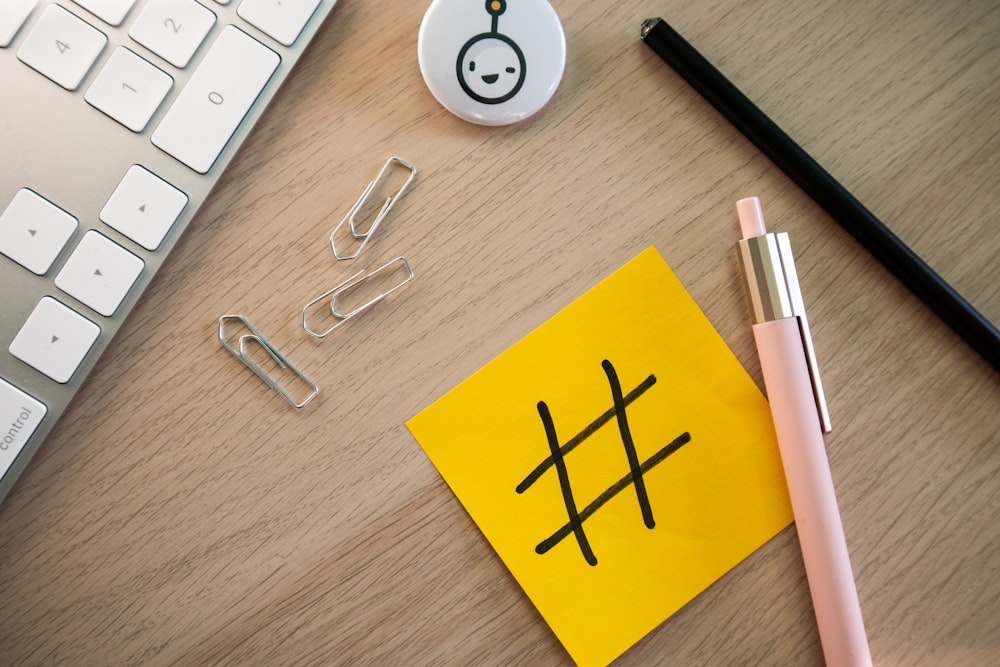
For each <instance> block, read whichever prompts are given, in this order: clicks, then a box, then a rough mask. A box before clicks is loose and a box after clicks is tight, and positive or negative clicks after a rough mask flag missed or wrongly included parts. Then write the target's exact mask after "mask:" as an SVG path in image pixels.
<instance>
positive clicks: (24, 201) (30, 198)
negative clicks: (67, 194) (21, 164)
mask: <svg viewBox="0 0 1000 667" xmlns="http://www.w3.org/2000/svg"><path fill="white" fill-rule="evenodd" d="M76 227H77V221H76V218H74V217H73V216H72V215H70V214H69V213H67V212H66V211H64V210H62V209H61V208H59V207H58V206H56V205H55V204H53V203H52V202H50V201H49V200H47V199H45V198H44V197H40V196H39V195H37V194H35V193H34V192H33V191H31V190H29V189H28V188H21V189H20V190H18V191H17V193H16V194H15V195H14V198H13V199H11V201H10V204H8V205H7V208H6V209H4V212H3V213H0V253H2V254H4V255H7V257H10V258H11V259H12V260H14V261H15V262H17V263H18V264H20V265H21V266H23V267H24V268H26V269H28V270H29V271H31V272H32V273H37V274H38V275H40V276H44V275H45V273H46V272H47V271H48V270H49V268H50V267H51V266H52V262H54V261H55V260H56V257H58V256H59V253H60V252H61V251H62V249H63V246H65V245H66V242H67V241H69V237H71V236H72V235H73V232H74V231H76Z"/></svg>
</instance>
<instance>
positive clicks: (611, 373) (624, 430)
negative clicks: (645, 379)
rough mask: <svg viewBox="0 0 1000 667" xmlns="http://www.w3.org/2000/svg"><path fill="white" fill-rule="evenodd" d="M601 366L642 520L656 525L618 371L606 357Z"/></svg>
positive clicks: (649, 524)
mask: <svg viewBox="0 0 1000 667" xmlns="http://www.w3.org/2000/svg"><path fill="white" fill-rule="evenodd" d="M601 367H602V368H603V369H604V372H605V373H606V374H607V376H608V384H610V385H611V398H612V399H613V400H614V403H615V414H616V415H617V416H618V432H619V433H621V436H622V445H624V447H625V456H627V457H628V467H629V470H631V471H632V472H631V474H632V486H634V487H635V497H636V500H638V501H639V510H640V511H641V512H642V522H643V523H644V524H646V528H652V527H653V526H655V525H656V521H654V520H653V508H652V507H650V506H649V495H648V494H647V493H646V481H645V480H644V479H643V478H642V468H641V467H640V465H639V454H638V453H637V452H636V451H635V443H634V442H633V441H632V430H631V429H630V428H629V427H628V416H627V415H626V414H625V398H624V397H623V396H622V383H621V381H620V380H619V379H618V372H617V371H615V367H614V366H613V365H612V364H611V362H610V361H608V360H607V359H605V360H604V361H602V362H601Z"/></svg>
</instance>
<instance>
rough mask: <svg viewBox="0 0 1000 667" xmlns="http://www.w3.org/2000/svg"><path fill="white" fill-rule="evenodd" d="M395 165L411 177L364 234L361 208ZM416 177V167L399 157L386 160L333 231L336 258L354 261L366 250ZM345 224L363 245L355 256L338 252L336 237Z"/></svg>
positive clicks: (332, 249) (332, 245) (356, 251)
mask: <svg viewBox="0 0 1000 667" xmlns="http://www.w3.org/2000/svg"><path fill="white" fill-rule="evenodd" d="M395 165H399V166H400V167H402V168H404V169H408V170H409V171H410V175H409V176H408V177H407V178H406V181H405V182H404V183H403V185H402V186H401V187H400V188H399V190H397V191H396V194H394V195H392V196H389V197H386V198H385V203H384V204H382V208H381V209H380V210H379V212H378V213H377V214H376V215H375V219H374V220H373V221H372V224H371V225H369V226H368V229H367V230H366V231H364V232H361V231H359V230H358V222H357V220H356V217H357V215H358V212H359V211H360V210H361V207H362V206H364V205H365V202H367V200H368V197H369V195H371V193H372V191H373V190H374V189H375V186H376V185H378V183H379V181H381V180H382V179H383V178H384V177H385V175H386V172H387V171H388V170H389V169H390V168H392V167H393V166H395ZM416 175H417V169H416V167H414V166H413V165H412V164H410V163H409V162H407V161H406V160H404V159H402V158H398V157H390V158H389V159H388V160H386V163H385V164H384V165H383V166H382V169H381V170H380V171H379V172H378V175H377V176H376V177H375V180H374V181H371V182H370V183H368V187H366V188H365V190H364V192H362V193H361V196H360V197H358V201H356V202H354V206H352V207H351V209H350V210H349V211H348V212H347V215H345V216H344V219H343V220H341V221H340V223H339V224H338V225H337V226H336V227H334V228H333V231H332V232H331V233H330V250H331V251H333V256H334V258H336V259H339V260H342V259H354V258H355V257H357V256H358V255H360V254H361V251H362V250H364V249H365V246H366V245H367V244H368V241H370V240H371V237H372V235H374V234H375V230H376V229H378V226H379V225H380V224H382V221H383V220H384V219H385V216H386V215H388V213H389V211H390V210H391V209H392V207H393V205H394V204H395V203H396V202H397V201H398V200H399V198H400V197H402V196H403V193H404V192H406V188H407V187H409V185H410V183H411V182H412V181H413V179H414V178H415V177H416ZM344 223H348V225H349V227H350V230H351V236H353V237H354V238H355V239H357V240H359V241H361V244H360V245H359V246H358V249H357V250H355V251H354V254H353V255H343V254H340V253H339V252H337V242H336V236H337V233H338V232H339V231H340V229H341V228H342V227H343V226H344Z"/></svg>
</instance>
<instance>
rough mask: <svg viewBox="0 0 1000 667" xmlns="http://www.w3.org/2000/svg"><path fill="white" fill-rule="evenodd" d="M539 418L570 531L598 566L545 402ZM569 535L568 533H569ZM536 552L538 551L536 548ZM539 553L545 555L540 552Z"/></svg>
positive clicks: (582, 549) (539, 404)
mask: <svg viewBox="0 0 1000 667" xmlns="http://www.w3.org/2000/svg"><path fill="white" fill-rule="evenodd" d="M538 416H540V417H541V418H542V424H543V425H544V426H545V437H546V439H547V440H548V441H549V450H550V451H551V452H552V461H553V465H555V467H556V473H557V474H558V475H559V487H560V488H561V489H562V495H563V502H564V503H565V504H566V514H567V515H568V516H569V524H568V526H569V531H571V532H572V533H573V534H574V535H575V536H576V542H577V544H579V545H580V551H581V552H582V553H583V557H584V558H585V559H586V561H587V562H588V563H590V564H591V565H597V557H596V556H594V552H593V550H592V549H591V548H590V543H589V542H588V541H587V535H586V534H585V533H584V532H583V521H581V519H580V516H579V514H577V511H576V502H575V501H574V500H573V490H572V489H571V488H570V486H569V472H568V471H567V470H566V461H564V460H563V456H562V452H560V450H559V438H558V437H556V425H555V424H554V423H553V422H552V415H551V414H550V413H549V406H547V405H545V401H539V402H538ZM567 534H568V533H567ZM535 551H538V549H537V548H536V549H535ZM538 553H544V552H542V551H538Z"/></svg>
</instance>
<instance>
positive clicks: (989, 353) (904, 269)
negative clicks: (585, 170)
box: [640, 18, 1000, 371]
mask: <svg viewBox="0 0 1000 667" xmlns="http://www.w3.org/2000/svg"><path fill="white" fill-rule="evenodd" d="M640 36H641V37H642V41H643V42H645V43H646V44H647V45H648V46H649V47H650V48H651V49H653V51H654V52H656V54H657V55H658V56H660V58H662V59H663V60H664V61H665V62H666V63H667V64H668V65H670V66H671V67H672V68H674V70H676V71H677V73H678V74H680V75H681V77H683V78H684V79H685V80H686V81H687V82H688V83H689V84H691V86H692V87H693V88H694V89H695V90H696V91H698V93H700V94H701V95H702V97H704V98H705V99H706V100H708V101H709V103H711V105H712V106H714V107H715V108H716V109H717V110H718V111H719V112H720V113H721V114H722V115H723V116H725V117H726V119H727V120H728V121H729V122H730V123H732V124H733V125H734V126H735V127H736V129H738V130H739V131H740V132H742V133H743V134H744V135H745V136H746V137H747V139H749V140H750V141H751V142H753V144H754V145H755V146H756V147H757V148H759V149H760V150H761V152H763V153H764V155H766V156H767V157H768V158H770V159H771V161H772V162H774V164H775V165H777V166H778V167H779V168H780V169H781V170H782V171H783V172H785V174H786V175H788V177H789V178H791V179H792V180H793V181H794V182H795V183H796V184H797V185H798V186H799V187H800V188H802V190H803V191H804V192H805V193H806V194H808V195H809V196H810V197H811V198H812V199H813V201H815V202H816V203H817V204H819V206H820V207H821V208H822V209H823V210H824V211H826V212H827V213H828V214H829V215H830V217H832V218H833V219H834V220H835V221H837V223H838V224H839V225H840V226H841V227H843V228H844V229H845V230H846V231H847V232H848V233H849V234H850V235H851V236H853V237H854V238H855V239H856V240H857V241H858V242H859V243H861V245H862V246H863V247H864V248H865V249H866V250H868V252H870V253H871V254H872V256H874V257H875V259H877V260H878V261H879V262H881V263H882V264H883V266H885V268H887V269H888V270H889V271H890V272H891V273H892V274H893V275H895V276H896V278H898V279H899V280H900V282H902V283H903V284H904V285H906V287H908V288H909V289H910V291H911V292H913V294H915V295H916V296H917V298H919V299H920V300H921V301H923V302H924V304H926V305H927V307H929V308H930V309H931V310H932V311H933V312H934V313H935V314H936V315H937V316H938V317H940V318H941V319H942V320H943V321H944V322H945V324H947V325H948V326H950V327H951V328H952V329H953V330H954V331H955V333H957V334H958V335H959V336H961V337H962V338H963V339H964V340H965V342H966V343H968V344H969V345H970V346H971V347H972V349H974V350H975V351H976V352H978V353H979V354H980V355H981V356H982V357H983V358H984V359H986V361H987V362H989V364H990V365H991V366H993V369H994V370H997V371H1000V331H998V330H997V328H996V327H995V326H993V324H992V323H991V322H990V321H989V320H987V319H986V318H985V317H984V316H983V315H982V314H981V313H980V312H979V311H977V310H976V309H975V308H973V306H972V305H971V304H970V303H969V302H968V301H966V300H965V299H964V298H962V295H961V294H959V293H958V292H957V291H955V289H954V288H952V286H951V285H949V284H948V283H947V282H945V280H944V279H943V278H941V276H939V275H938V274H937V273H935V272H934V270H933V269H931V267H929V266H928V265H927V263H926V262H924V261H923V260H922V259H921V258H920V257H919V256H918V255H917V254H916V253H915V252H913V251H912V250H911V249H910V248H909V247H907V245H906V244H905V243H903V242H902V241H901V240H900V239H899V238H898V237H897V236H896V235H895V234H893V233H892V231H891V230H890V229H889V228H888V227H886V226H885V225H884V224H883V223H882V222H881V221H880V220H879V219H878V218H877V217H875V215H874V214H873V213H872V212H871V211H869V210H868V209H867V208H865V207H864V206H863V205H862V204H861V202H859V201H858V200H857V199H855V198H854V196H853V195H852V194H851V193H850V192H848V191H847V189H846V188H844V186H843V185H841V184H840V183H839V182H838V181H837V180H836V179H834V178H833V176H831V175H830V174H829V173H828V172H827V171H826V170H825V169H823V167H821V166H820V165H819V164H818V163H817V162H816V160H814V159H813V158H812V157H810V156H809V154H808V153H806V152H805V151H804V150H802V148H801V147H800V146H799V145H798V144H796V143H795V142H794V141H792V139H791V138H790V137H789V136H788V135H787V134H785V133H784V132H783V131H782V130H781V128H780V127H778V126H777V125H775V124H774V122H773V121H772V120H771V119H770V118H768V117H767V115H766V114H764V112H763V111H761V110H760V109H759V108H757V106H755V105H754V103H753V102H751V101H750V100H749V99H748V98H747V97H746V95H744V94H743V93H741V92H740V91H739V89H738V88H736V86H734V85H733V84H732V83H730V81H729V80H728V79H726V77H725V76H723V75H722V73H721V72H719V70H717V69H716V68H715V67H714V66H713V65H712V64H711V63H710V62H708V61H707V60H706V59H705V58H704V56H702V55H701V54H700V53H698V51H697V50H695V48H694V47H693V46H691V45H690V44H688V43H687V41H685V40H684V38H683V37H681V36H680V35H679V34H678V33H677V32H676V31H675V30H674V29H673V28H671V27H670V25H669V24H668V23H667V22H666V21H664V20H663V19H661V18H653V19H647V20H646V21H644V22H643V23H642V29H641V32H640Z"/></svg>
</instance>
